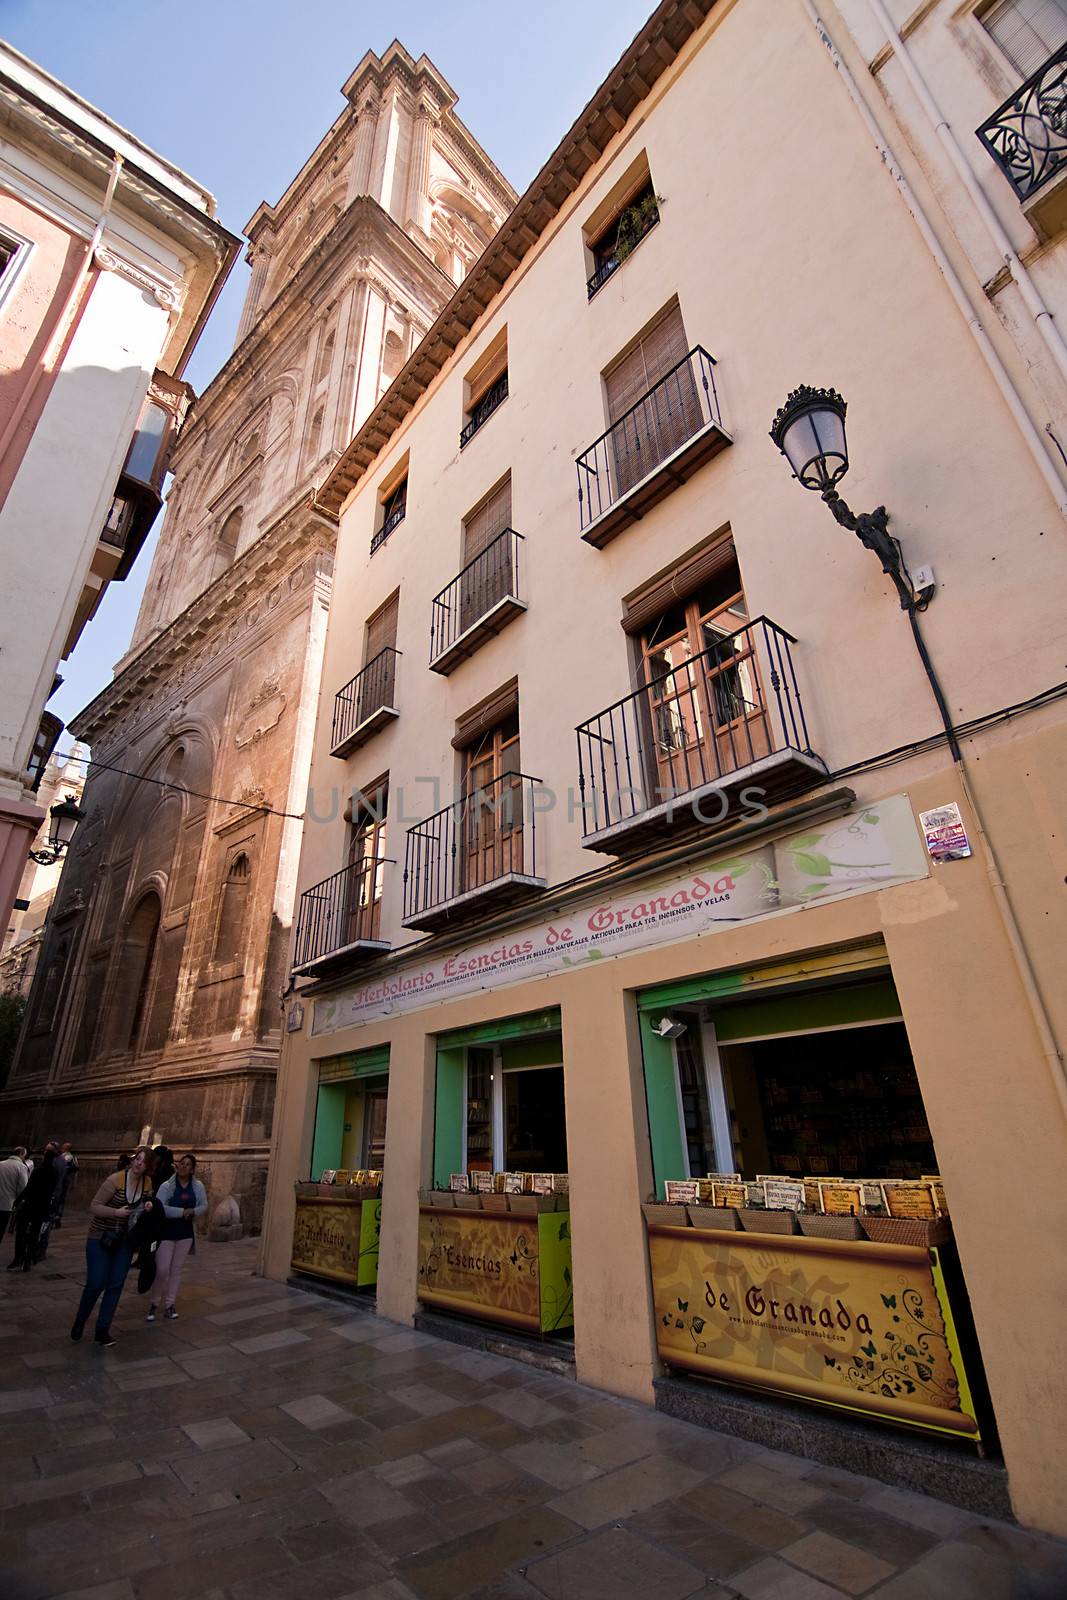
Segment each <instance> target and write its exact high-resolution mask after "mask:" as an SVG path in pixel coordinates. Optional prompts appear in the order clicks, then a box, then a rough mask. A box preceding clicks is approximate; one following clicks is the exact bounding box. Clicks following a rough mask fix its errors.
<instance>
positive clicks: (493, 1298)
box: [418, 1206, 574, 1333]
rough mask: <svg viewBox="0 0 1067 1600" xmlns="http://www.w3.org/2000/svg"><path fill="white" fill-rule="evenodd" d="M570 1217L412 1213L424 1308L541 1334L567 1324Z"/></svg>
mask: <svg viewBox="0 0 1067 1600" xmlns="http://www.w3.org/2000/svg"><path fill="white" fill-rule="evenodd" d="M570 1237H571V1234H570V1212H569V1211H545V1212H542V1213H541V1214H540V1215H538V1216H528V1217H527V1216H518V1215H512V1214H511V1213H510V1212H498V1211H466V1210H463V1211H459V1210H449V1209H446V1208H443V1209H440V1210H438V1209H435V1208H433V1207H431V1206H423V1207H421V1208H420V1211H419V1272H418V1296H419V1299H420V1301H421V1302H422V1303H423V1304H424V1305H428V1306H436V1307H438V1308H439V1309H441V1310H443V1311H458V1312H461V1313H462V1314H464V1315H466V1316H474V1317H480V1318H482V1319H484V1320H485V1321H488V1322H499V1323H503V1324H504V1325H505V1326H506V1327H510V1328H526V1329H528V1330H529V1331H530V1332H534V1333H548V1332H551V1331H553V1330H554V1329H557V1328H569V1327H571V1326H572V1325H573V1322H574V1309H573V1302H572V1297H571V1246H570Z"/></svg>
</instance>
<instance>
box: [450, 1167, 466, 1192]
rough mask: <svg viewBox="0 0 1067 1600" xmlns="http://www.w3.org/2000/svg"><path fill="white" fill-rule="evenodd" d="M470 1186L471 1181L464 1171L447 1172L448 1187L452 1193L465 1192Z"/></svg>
mask: <svg viewBox="0 0 1067 1600" xmlns="http://www.w3.org/2000/svg"><path fill="white" fill-rule="evenodd" d="M470 1186H471V1181H470V1179H469V1178H468V1176H467V1174H466V1173H465V1172H453V1173H450V1174H449V1178H448V1187H449V1188H450V1189H451V1190H452V1193H453V1194H466V1193H467V1191H468V1190H469V1189H470Z"/></svg>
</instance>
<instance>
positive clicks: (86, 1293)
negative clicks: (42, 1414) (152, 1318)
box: [70, 1145, 152, 1349]
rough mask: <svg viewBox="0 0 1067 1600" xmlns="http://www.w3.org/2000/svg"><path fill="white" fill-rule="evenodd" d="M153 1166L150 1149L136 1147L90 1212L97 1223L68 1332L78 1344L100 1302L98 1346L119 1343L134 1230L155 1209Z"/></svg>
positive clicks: (87, 1247)
mask: <svg viewBox="0 0 1067 1600" xmlns="http://www.w3.org/2000/svg"><path fill="white" fill-rule="evenodd" d="M151 1166H152V1152H151V1151H150V1150H149V1149H148V1147H147V1145H138V1147H137V1149H136V1150H135V1151H134V1153H133V1158H132V1160H131V1161H130V1164H129V1166H128V1167H127V1168H126V1170H125V1171H124V1172H115V1173H113V1174H112V1176H111V1177H110V1178H106V1179H105V1180H104V1182H103V1183H102V1184H101V1185H100V1187H99V1189H98V1190H97V1191H96V1194H95V1195H94V1196H93V1200H92V1204H91V1205H90V1207H89V1210H90V1211H91V1212H92V1218H93V1220H92V1222H91V1223H90V1224H89V1237H88V1238H87V1239H86V1241H85V1288H84V1289H83V1290H82V1297H81V1300H80V1301H79V1304H78V1311H77V1315H76V1316H75V1318H74V1323H73V1326H72V1327H71V1330H70V1336H71V1338H72V1339H74V1340H78V1339H80V1338H81V1336H82V1334H83V1333H84V1332H85V1324H86V1323H87V1322H88V1320H89V1316H90V1313H91V1312H92V1309H93V1307H94V1305H95V1304H96V1302H97V1300H98V1299H99V1300H100V1310H99V1312H98V1314H97V1318H96V1335H95V1337H96V1342H97V1344H98V1345H101V1346H102V1347H103V1348H104V1349H107V1348H108V1346H109V1345H113V1344H114V1343H115V1340H114V1339H113V1337H112V1334H111V1320H112V1318H113V1317H114V1315H115V1308H116V1307H117V1305H118V1303H119V1298H120V1296H121V1294H122V1288H123V1285H124V1283H125V1282H126V1274H127V1273H128V1272H129V1270H130V1261H131V1258H132V1253H133V1252H132V1248H131V1243H130V1229H131V1228H132V1227H133V1225H134V1224H135V1223H136V1221H137V1219H138V1217H139V1216H140V1215H141V1214H142V1212H145V1211H151V1209H152V1179H151V1177H150V1176H149V1174H150V1172H151ZM101 1296H103V1298H102V1299H101V1298H100V1297H101Z"/></svg>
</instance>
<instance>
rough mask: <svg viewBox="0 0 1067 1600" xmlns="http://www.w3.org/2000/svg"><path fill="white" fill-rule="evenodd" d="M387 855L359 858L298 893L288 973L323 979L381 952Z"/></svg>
mask: <svg viewBox="0 0 1067 1600" xmlns="http://www.w3.org/2000/svg"><path fill="white" fill-rule="evenodd" d="M391 865H393V863H392V862H391V861H390V860H389V858H388V857H387V856H363V857H361V858H360V860H358V861H354V862H352V863H351V865H350V866H347V867H342V869H341V871H340V872H335V873H334V874H333V875H332V877H329V878H324V879H323V881H322V882H321V883H316V884H315V885H314V887H313V888H311V889H305V891H304V893H303V894H302V895H301V896H300V910H299V913H298V915H297V921H296V934H295V936H294V939H293V967H292V970H293V976H294V977H305V978H317V977H325V976H326V975H327V974H328V973H331V972H339V971H342V970H344V969H345V968H347V967H352V966H358V965H359V964H360V963H361V962H364V961H370V960H373V958H374V957H375V956H380V955H385V954H386V952H387V951H388V950H389V948H390V945H389V941H388V939H383V938H382V937H381V909H382V886H383V873H384V869H385V867H386V866H391Z"/></svg>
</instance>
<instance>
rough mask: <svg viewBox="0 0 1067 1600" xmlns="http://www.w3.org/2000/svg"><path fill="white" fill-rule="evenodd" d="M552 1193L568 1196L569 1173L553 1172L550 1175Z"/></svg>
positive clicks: (569, 1186)
mask: <svg viewBox="0 0 1067 1600" xmlns="http://www.w3.org/2000/svg"><path fill="white" fill-rule="evenodd" d="M552 1192H553V1194H570V1192H571V1180H570V1174H569V1173H567V1172H554V1173H553V1174H552Z"/></svg>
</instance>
